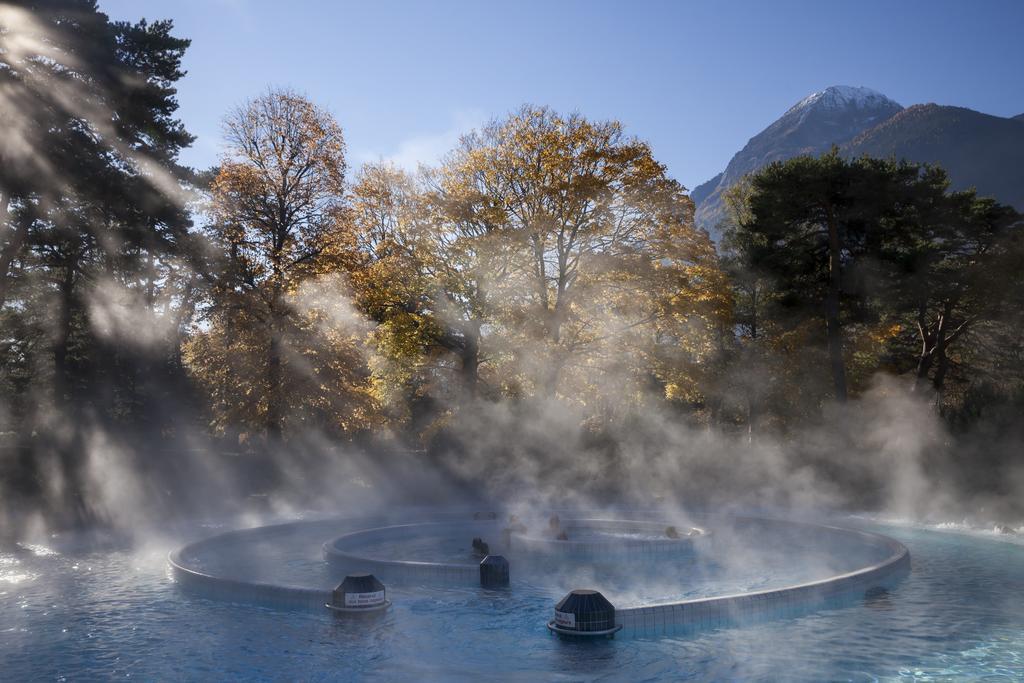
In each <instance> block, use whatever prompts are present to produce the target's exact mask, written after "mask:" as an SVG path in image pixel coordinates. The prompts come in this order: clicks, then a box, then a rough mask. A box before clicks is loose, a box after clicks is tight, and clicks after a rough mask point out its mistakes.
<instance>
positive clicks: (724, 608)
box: [168, 515, 910, 636]
mask: <svg viewBox="0 0 1024 683" xmlns="http://www.w3.org/2000/svg"><path fill="white" fill-rule="evenodd" d="M445 516H447V515H445ZM453 516H454V515H453ZM698 516H703V517H711V515H698ZM720 517H728V518H729V519H732V520H735V521H742V522H745V523H753V524H769V525H772V524H780V525H786V526H789V527H802V528H804V529H815V530H817V531H819V532H821V531H825V532H827V533H829V534H838V535H842V536H847V537H857V538H859V539H861V540H868V541H870V542H871V543H874V544H881V545H882V546H883V547H885V548H886V549H887V551H888V555H887V557H886V558H885V559H883V560H881V561H880V562H877V563H875V564H873V565H870V566H867V567H863V568H860V569H857V570H854V571H851V572H847V573H844V574H839V575H835V576H830V577H825V578H823V579H818V580H814V581H809V582H806V583H800V584H795V585H792V586H785V587H782V588H776V589H767V590H761V591H751V592H746V593H738V594H733V595H725V596H712V597H706V598H694V599H690V600H682V601H677V602H659V603H656V604H652V605H643V606H637V607H628V608H622V609H619V610H616V622H617V623H619V624H621V625H623V626H624V631H626V632H627V633H628V634H630V635H638V636H647V635H660V634H668V633H677V632H679V631H680V630H683V631H685V630H688V629H692V630H704V629H711V628H717V627H723V626H730V625H735V624H737V623H746V622H750V621H758V620H766V619H773V618H778V617H787V616H799V615H801V614H806V613H808V612H811V611H815V610H818V609H823V608H827V607H830V606H833V605H834V606H843V605H844V604H849V602H850V601H851V600H856V599H861V598H863V597H865V594H866V593H867V592H868V591H870V590H871V589H872V588H886V589H888V588H891V587H893V586H894V585H895V583H896V582H897V581H898V580H899V579H900V578H902V577H903V576H905V575H906V573H907V572H909V569H910V552H909V550H908V549H907V548H906V547H905V546H904V545H903V544H902V543H900V542H899V541H896V540H895V539H892V538H890V537H888V536H884V535H882V534H876V533H872V532H867V531H861V530H856V529H847V528H842V527H836V526H830V525H822V524H815V523H810V522H802V521H794V520H783V519H771V518H762V517H751V516H746V515H743V516H732V515H722V516H720ZM355 521H356V520H354V519H351V518H348V519H323V520H315V521H308V520H307V521H296V522H287V523H282V524H274V525H269V526H262V527H253V528H248V529H238V530H232V531H228V532H224V533H221V534H216V535H214V536H210V537H207V538H204V539H201V540H199V541H195V542H193V543H189V544H186V545H184V546H182V547H180V548H178V549H176V550H173V551H171V552H170V553H168V563H169V565H170V569H171V573H172V576H173V577H174V579H175V580H176V581H177V582H178V583H179V584H180V585H181V586H182V587H184V588H186V589H189V590H190V591H192V592H194V593H195V594H197V595H199V596H201V597H207V598H211V599H217V600H224V601H229V602H239V603H247V604H254V605H259V606H267V607H282V608H306V609H312V610H317V611H323V610H324V607H323V606H324V604H325V602H329V601H330V597H331V592H330V591H329V590H327V589H318V588H306V587H300V586H290V585H284V584H274V583H266V582H260V581H249V580H245V579H240V578H232V577H228V576H218V575H216V574H212V573H209V572H206V571H204V570H202V569H200V568H197V567H195V566H190V564H189V561H188V559H187V558H188V556H189V555H190V554H194V553H195V552H197V551H199V550H202V549H203V548H206V547H209V546H211V545H215V544H218V543H221V542H223V541H224V540H226V539H236V538H239V537H250V538H251V537H256V538H261V539H267V538H273V536H274V535H276V534H280V533H284V532H287V531H288V530H289V529H290V528H292V527H296V526H308V525H313V524H322V525H324V526H325V527H326V526H333V525H337V524H345V523H353V522H355ZM454 521H456V520H444V521H439V522H436V523H437V524H450V523H452V522H454ZM458 523H460V524H465V525H466V526H472V525H475V524H480V525H484V524H492V523H493V522H486V521H478V520H473V521H470V520H465V521H462V520H458ZM392 526H394V527H413V526H418V525H417V524H405V525H392ZM358 531H363V530H357V532H358ZM346 535H348V534H343V535H342V536H346ZM334 540H337V538H335V539H333V540H332V541H328V542H326V543H324V545H323V550H322V552H325V551H326V547H327V546H328V545H330V544H331V543H332V542H333V541H334ZM325 559H327V558H326V557H325ZM381 561H382V562H386V563H388V564H389V565H391V564H398V565H409V564H412V565H417V564H428V565H429V564H432V563H415V562H409V561H404V560H393V561H392V560H381ZM438 564H443V563H438ZM455 566H457V567H458V568H459V570H458V571H459V572H460V575H459V577H458V580H460V581H470V580H471V579H470V577H469V576H468V571H470V570H471V571H472V573H473V577H472V581H474V582H477V583H478V580H479V573H478V572H479V569H478V567H477V566H476V565H455ZM461 573H466V576H462V575H461Z"/></svg>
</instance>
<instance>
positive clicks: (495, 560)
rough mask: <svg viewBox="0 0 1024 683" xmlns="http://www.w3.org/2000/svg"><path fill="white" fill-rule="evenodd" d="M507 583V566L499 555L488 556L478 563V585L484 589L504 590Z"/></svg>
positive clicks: (506, 561)
mask: <svg viewBox="0 0 1024 683" xmlns="http://www.w3.org/2000/svg"><path fill="white" fill-rule="evenodd" d="M508 582H509V565H508V560H506V559H505V558H504V557H502V556H501V555H488V556H487V557H485V558H484V559H483V560H481V561H480V585H481V586H483V587H484V588H504V587H505V586H507V585H508Z"/></svg>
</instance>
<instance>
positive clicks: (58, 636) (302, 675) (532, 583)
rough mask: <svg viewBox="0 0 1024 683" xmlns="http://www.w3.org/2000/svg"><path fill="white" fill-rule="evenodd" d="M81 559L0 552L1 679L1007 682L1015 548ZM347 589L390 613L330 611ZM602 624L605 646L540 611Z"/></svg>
mask: <svg viewBox="0 0 1024 683" xmlns="http://www.w3.org/2000/svg"><path fill="white" fill-rule="evenodd" d="M190 539H199V540H194V541H192V542H187V541H189V540H190ZM93 540H94V539H86V538H76V537H74V536H71V537H63V538H55V539H52V542H49V543H45V544H19V545H16V546H12V547H6V548H3V549H0V610H2V611H3V614H4V615H5V620H4V623H3V624H0V680H4V681H7V680H11V681H21V680H29V679H32V680H47V679H49V680H96V679H102V680H109V679H113V678H129V677H130V678H132V679H141V680H242V679H254V678H255V679H263V680H413V679H423V680H521V681H538V680H564V681H576V680H629V681H658V680H666V681H669V680H761V681H779V680H806V681H823V680H853V681H861V680H863V681H875V680H951V679H953V680H979V679H983V680H1005V681H1019V680H1024V538H1022V537H1021V536H1020V535H1018V534H1012V533H1011V534H1002V535H996V534H994V533H983V532H973V533H969V532H960V533H953V532H949V531H940V530H935V529H928V528H921V527H912V526H900V525H891V524H890V525H885V524H880V523H878V522H873V521H869V520H866V519H862V518H850V517H846V518H838V519H835V520H830V521H828V522H820V523H819V522H817V521H815V522H814V523H811V522H809V521H806V520H790V519H777V518H773V517H772V516H770V515H764V516H761V515H725V514H721V515H720V514H692V513H691V514H686V515H682V514H679V513H676V514H666V513H664V512H658V511H643V510H630V511H621V510H619V511H616V512H615V513H610V512H600V513H599V512H595V511H588V510H557V511H546V512H544V513H543V514H537V515H535V516H533V517H530V516H526V515H522V514H519V515H518V516H514V515H513V514H510V513H509V512H508V511H503V510H494V511H489V510H488V511H467V510H448V511H440V512H439V511H430V512H426V511H423V510H410V511H403V512H396V513H393V514H390V515H387V516H377V517H362V518H355V517H352V518H345V519H325V520H313V521H310V520H290V521H282V523H277V524H273V525H269V526H259V527H253V528H249V529H241V530H228V529H226V528H221V529H216V528H210V527H200V528H190V529H186V530H184V531H182V530H178V531H177V532H175V533H174V534H169V535H164V536H160V537H157V536H153V537H152V538H150V539H149V541H148V542H142V543H139V542H135V543H133V544H130V547H129V544H127V543H121V544H110V543H108V544H106V545H103V546H98V545H97V544H96V543H94V542H91V541H93ZM474 541H476V542H474ZM99 547H102V549H98V548H99ZM485 554H489V555H490V556H491V557H492V558H493V557H495V556H498V555H500V556H501V557H502V558H504V559H505V560H506V561H507V562H508V567H509V576H510V581H509V583H508V585H507V586H505V587H498V588H494V587H487V588H485V587H482V586H481V584H480V576H481V573H480V563H481V560H482V558H483V557H484V556H485ZM370 574H372V576H373V577H374V578H373V579H372V580H371V579H370V578H369V577H368V575H370ZM348 575H352V576H355V577H358V580H359V581H363V582H371V581H373V582H376V583H373V585H374V586H375V587H378V588H382V586H381V585H380V582H382V583H383V586H386V595H387V602H386V609H383V608H382V609H379V610H375V611H374V613H373V614H355V615H353V614H350V613H346V611H345V610H336V609H335V610H332V609H328V608H327V605H328V604H329V603H330V602H331V600H332V591H334V589H336V588H338V587H339V584H340V583H341V582H342V580H343V579H345V578H346V576H348ZM352 581H353V580H352V579H350V581H349V583H350V584H351V583H352ZM579 589H585V590H579ZM381 592H382V593H383V590H382V591H381ZM571 592H573V593H572V595H570V593H571ZM588 601H589V602H588ZM598 603H600V604H601V605H605V606H606V607H607V608H608V609H607V610H606V612H603V613H602V617H601V618H602V619H604V620H605V621H604V622H602V623H601V628H600V629H597V628H596V627H595V630H594V633H598V634H601V637H583V636H584V635H586V634H583V633H580V632H579V629H582V627H580V626H579V624H581V623H585V619H584V620H582V621H576V622H575V624H576V625H575V626H574V622H573V617H572V616H566V615H565V614H562V613H557V612H556V609H555V608H556V605H561V606H562V609H565V610H568V609H569V607H566V605H583V604H598ZM382 604H383V603H382ZM612 607H613V608H614V610H613V611H611V608H612ZM580 609H582V608H580ZM349 612H351V610H349ZM559 615H561V616H559ZM579 618H580V614H579V613H577V614H576V619H577V620H579ZM566 619H568V621H566ZM595 623H596V622H595ZM566 624H568V626H566ZM549 625H550V628H549ZM606 627H610V628H606ZM574 628H575V629H577V630H576V631H574V630H573V629H574Z"/></svg>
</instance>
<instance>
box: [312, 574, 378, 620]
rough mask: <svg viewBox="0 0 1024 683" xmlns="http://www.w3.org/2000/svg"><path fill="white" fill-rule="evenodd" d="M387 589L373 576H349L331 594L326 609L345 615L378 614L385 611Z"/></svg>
mask: <svg viewBox="0 0 1024 683" xmlns="http://www.w3.org/2000/svg"><path fill="white" fill-rule="evenodd" d="M386 593H387V589H386V588H384V584H383V583H381V582H380V581H379V580H378V579H377V577H376V576H374V575H373V574H349V575H348V576H346V577H345V580H344V581H342V582H341V583H340V584H338V587H337V588H335V589H334V592H333V593H332V594H331V601H330V602H329V603H327V605H326V607H327V608H328V609H330V610H334V611H335V612H342V613H347V614H357V613H367V612H379V611H381V610H384V609H387V608H388V606H389V605H391V602H390V601H389V600H388V599H387V595H386Z"/></svg>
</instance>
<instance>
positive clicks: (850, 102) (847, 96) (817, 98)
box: [790, 85, 899, 111]
mask: <svg viewBox="0 0 1024 683" xmlns="http://www.w3.org/2000/svg"><path fill="white" fill-rule="evenodd" d="M892 105H895V106H897V107H898V106H899V104H898V103H897V102H894V101H893V100H891V99H889V98H888V97H886V96H885V95H883V94H882V93H880V92H878V91H877V90H872V89H871V88H863V87H854V86H850V85H833V86H831V87H828V88H825V89H824V90H820V91H818V92H816V93H811V94H810V95H808V96H807V97H805V98H804V99H802V100H800V101H799V102H797V103H796V104H795V105H794V106H793V107H792V108H791V109H790V111H796V110H799V109H806V108H809V107H812V106H814V107H821V108H825V109H843V108H847V107H855V108H857V109H869V108H874V107H878V106H892Z"/></svg>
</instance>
